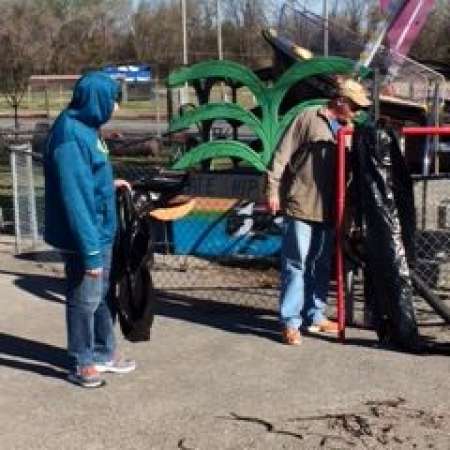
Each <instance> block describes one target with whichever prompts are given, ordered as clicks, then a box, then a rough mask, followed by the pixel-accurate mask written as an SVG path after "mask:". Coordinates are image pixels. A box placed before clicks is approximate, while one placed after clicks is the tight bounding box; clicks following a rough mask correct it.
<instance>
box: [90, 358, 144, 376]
mask: <svg viewBox="0 0 450 450" xmlns="http://www.w3.org/2000/svg"><path fill="white" fill-rule="evenodd" d="M95 368H96V369H97V372H99V373H105V372H109V373H130V372H133V370H135V369H136V361H134V360H132V359H122V358H117V359H113V360H111V361H106V362H102V363H95Z"/></svg>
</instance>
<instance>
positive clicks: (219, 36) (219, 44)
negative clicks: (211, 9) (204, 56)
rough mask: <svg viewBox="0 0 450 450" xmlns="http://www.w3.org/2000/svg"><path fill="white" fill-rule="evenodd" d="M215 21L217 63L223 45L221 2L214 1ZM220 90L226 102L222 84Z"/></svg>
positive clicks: (220, 59) (221, 54)
mask: <svg viewBox="0 0 450 450" xmlns="http://www.w3.org/2000/svg"><path fill="white" fill-rule="evenodd" d="M216 10H217V14H216V20H217V53H218V55H219V61H222V59H223V44H222V9H221V0H216ZM220 90H221V95H222V101H228V99H227V95H226V92H225V86H224V84H223V83H220Z"/></svg>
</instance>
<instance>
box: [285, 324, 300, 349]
mask: <svg viewBox="0 0 450 450" xmlns="http://www.w3.org/2000/svg"><path fill="white" fill-rule="evenodd" d="M281 337H282V340H283V344H286V345H300V344H301V343H302V339H301V336H300V331H298V330H297V329H296V328H284V329H283V331H282V332H281Z"/></svg>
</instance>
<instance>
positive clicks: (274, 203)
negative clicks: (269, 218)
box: [266, 197, 280, 216]
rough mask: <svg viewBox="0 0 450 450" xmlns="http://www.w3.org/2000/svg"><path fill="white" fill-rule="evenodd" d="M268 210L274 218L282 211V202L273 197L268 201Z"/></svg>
mask: <svg viewBox="0 0 450 450" xmlns="http://www.w3.org/2000/svg"><path fill="white" fill-rule="evenodd" d="M266 206H267V209H268V211H269V212H270V214H272V215H273V216H274V215H275V214H276V213H277V212H278V211H279V210H280V200H279V199H278V197H271V198H269V199H267V205H266Z"/></svg>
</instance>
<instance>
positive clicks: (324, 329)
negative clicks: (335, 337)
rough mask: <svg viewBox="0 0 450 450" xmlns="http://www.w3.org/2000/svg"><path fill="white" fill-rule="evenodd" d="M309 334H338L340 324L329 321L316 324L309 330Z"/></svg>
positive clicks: (325, 320)
mask: <svg viewBox="0 0 450 450" xmlns="http://www.w3.org/2000/svg"><path fill="white" fill-rule="evenodd" d="M307 330H308V332H309V333H330V334H337V333H338V331H339V329H338V324H337V322H333V321H331V320H328V319H324V320H322V321H321V322H318V323H314V324H312V325H310V326H309V327H308V328H307Z"/></svg>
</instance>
